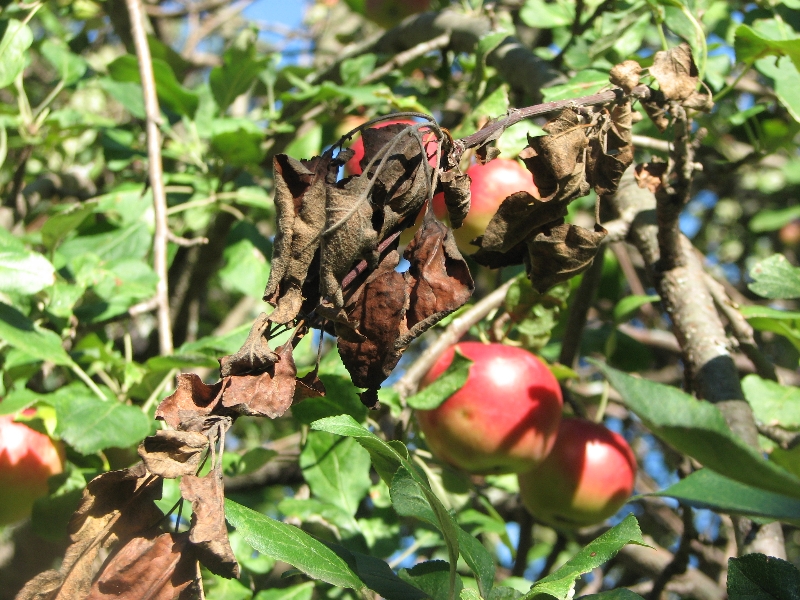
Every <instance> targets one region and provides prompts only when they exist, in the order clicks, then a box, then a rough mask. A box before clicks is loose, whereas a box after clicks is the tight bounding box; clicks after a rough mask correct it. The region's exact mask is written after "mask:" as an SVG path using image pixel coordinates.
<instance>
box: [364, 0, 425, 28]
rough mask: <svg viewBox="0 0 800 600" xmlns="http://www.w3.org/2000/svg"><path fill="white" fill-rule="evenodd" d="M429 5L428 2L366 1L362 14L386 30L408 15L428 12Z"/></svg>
mask: <svg viewBox="0 0 800 600" xmlns="http://www.w3.org/2000/svg"><path fill="white" fill-rule="evenodd" d="M430 5H431V2H430V0H367V2H366V6H365V7H364V8H365V10H364V14H365V16H366V17H367V18H368V19H369V20H370V21H374V22H375V23H377V24H378V25H380V26H381V27H384V28H386V29H388V28H390V27H394V26H395V25H397V24H398V23H399V22H400V21H402V20H403V19H405V18H406V17H408V16H410V15H414V14H416V13H421V12H424V11H426V10H428V9H429V8H430Z"/></svg>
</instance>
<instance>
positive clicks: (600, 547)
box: [523, 515, 647, 600]
mask: <svg viewBox="0 0 800 600" xmlns="http://www.w3.org/2000/svg"><path fill="white" fill-rule="evenodd" d="M627 544H638V545H640V546H646V545H647V544H645V543H644V539H642V532H641V530H640V529H639V523H638V522H637V521H636V517H634V516H633V515H628V516H627V517H625V520H624V521H622V522H621V523H619V524H618V525H615V526H614V527H612V528H611V529H609V530H608V531H606V532H605V533H604V534H602V535H601V536H600V537H598V538H597V539H595V540H594V541H592V542H590V543H589V544H588V545H587V546H585V547H584V548H583V549H582V550H580V552H578V553H577V554H576V555H575V556H573V557H572V558H571V559H569V560H568V561H567V562H566V564H564V566H562V567H560V568H559V569H558V570H556V571H555V572H554V573H551V574H550V575H548V576H547V577H543V578H542V579H540V580H539V581H537V582H536V583H535V584H534V585H533V587H531V589H530V591H529V592H528V593H527V594H525V596H523V600H532V599H533V598H538V597H540V596H553V597H555V598H558V600H570V599H571V598H572V596H573V594H574V593H575V581H576V580H577V579H578V578H579V577H580V576H581V575H583V574H585V573H589V572H590V571H591V570H592V569H595V568H597V567H599V566H600V565H602V564H603V563H605V562H607V561H609V560H611V559H612V558H614V556H616V555H617V552H619V551H620V549H621V548H622V547H623V546H626V545H627Z"/></svg>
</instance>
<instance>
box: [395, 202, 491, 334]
mask: <svg viewBox="0 0 800 600" xmlns="http://www.w3.org/2000/svg"><path fill="white" fill-rule="evenodd" d="M403 256H404V257H405V258H406V259H407V260H408V261H409V262H410V263H411V266H410V267H409V269H408V272H407V273H406V285H407V288H408V309H407V310H406V313H405V322H406V326H405V328H406V329H407V331H408V333H404V332H403V335H402V336H401V339H400V340H398V342H399V344H401V345H404V346H407V345H408V344H409V343H410V342H411V340H412V339H413V338H415V337H417V336H418V335H420V334H421V333H422V332H424V331H426V330H427V329H428V328H430V327H431V326H433V325H434V324H436V323H438V322H439V321H440V320H442V319H443V318H444V317H446V316H447V315H449V314H450V313H451V312H453V311H454V310H456V309H458V308H460V307H462V306H463V305H464V304H466V302H467V300H469V299H470V297H471V296H472V292H473V290H474V289H475V284H474V283H473V281H472V275H470V272H469V267H467V263H466V262H465V261H464V258H463V257H462V256H461V253H460V252H459V251H458V248H457V247H456V242H455V238H453V233H452V232H451V231H450V229H449V228H448V227H447V226H446V225H444V224H443V223H441V222H439V221H438V220H436V219H435V218H434V217H433V214H432V213H431V212H428V213H427V214H426V215H425V219H424V221H423V223H422V226H421V227H420V228H419V229H418V230H417V233H416V234H415V235H414V239H412V240H411V242H410V243H409V244H408V246H407V247H406V250H405V252H404V253H403ZM404 346H403V347H402V350H405V347H404ZM398 349H400V348H398Z"/></svg>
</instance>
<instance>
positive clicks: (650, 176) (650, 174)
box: [633, 162, 667, 194]
mask: <svg viewBox="0 0 800 600" xmlns="http://www.w3.org/2000/svg"><path fill="white" fill-rule="evenodd" d="M666 172H667V163H665V162H651V163H642V164H638V165H636V168H635V169H634V171H633V176H634V178H635V179H636V183H637V184H638V185H639V187H640V188H647V189H648V190H650V191H651V192H652V193H654V194H655V193H656V192H657V191H659V190H660V189H661V188H662V187H664V174H665V173H666Z"/></svg>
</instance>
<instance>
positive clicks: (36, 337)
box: [0, 302, 72, 365]
mask: <svg viewBox="0 0 800 600" xmlns="http://www.w3.org/2000/svg"><path fill="white" fill-rule="evenodd" d="M0 339H2V340H3V341H5V342H6V343H8V344H9V345H11V346H13V347H15V348H18V349H19V350H22V351H23V352H25V353H27V354H30V355H31V356H33V357H34V358H38V359H39V360H49V361H50V362H52V363H55V364H57V365H70V364H72V359H71V358H70V357H69V355H68V354H67V352H66V350H64V348H63V347H62V346H61V338H60V337H58V336H57V335H56V334H55V333H53V332H52V331H50V330H49V329H42V328H40V327H38V326H36V325H34V324H33V323H32V322H31V321H30V320H29V319H28V318H27V317H26V316H25V315H23V314H22V313H21V312H19V311H18V310H17V309H16V308H14V307H13V306H9V305H8V304H4V303H2V302H0Z"/></svg>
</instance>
